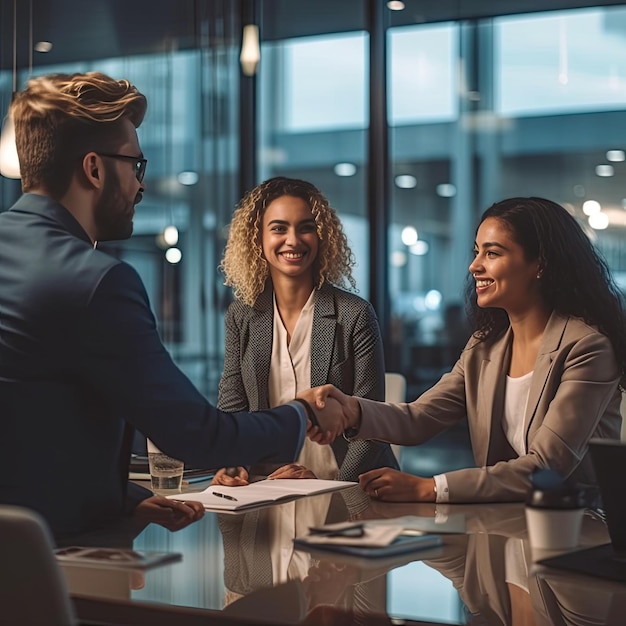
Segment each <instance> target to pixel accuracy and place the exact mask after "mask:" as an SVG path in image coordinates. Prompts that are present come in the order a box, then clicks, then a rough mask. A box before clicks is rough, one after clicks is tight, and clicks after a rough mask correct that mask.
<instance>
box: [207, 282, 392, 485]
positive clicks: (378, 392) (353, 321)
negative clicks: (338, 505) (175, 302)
mask: <svg viewBox="0 0 626 626" xmlns="http://www.w3.org/2000/svg"><path fill="white" fill-rule="evenodd" d="M225 324H226V344H225V356H224V372H223V374H222V378H221V380H220V384H219V392H218V400H217V406H218V407H219V408H220V409H222V410H224V411H229V412H235V411H259V410H263V409H268V408H270V407H269V392H268V382H269V373H270V360H271V355H272V334H273V325H274V306H273V290H272V283H271V281H270V280H268V281H267V285H266V288H265V290H264V291H263V293H261V295H260V296H259V297H258V299H257V301H256V303H255V305H254V306H253V307H250V306H247V305H246V304H243V303H242V302H241V301H239V300H235V301H234V302H233V303H232V304H231V305H230V307H229V308H228V311H227V312H226V317H225ZM326 383H332V384H333V385H335V386H336V387H338V388H339V389H341V390H342V391H343V392H344V393H347V394H350V395H356V396H359V397H363V398H371V399H372V400H383V399H384V396H385V366H384V356H383V345H382V339H381V335H380V329H379V327H378V320H377V318H376V314H375V312H374V309H373V308H372V306H371V304H370V303H369V302H367V301H366V300H364V299H363V298H360V297H359V296H356V295H354V294H352V293H348V292H347V291H343V290H342V289H338V288H337V287H334V286H332V285H328V284H324V285H323V286H322V287H321V289H320V290H319V293H318V296H317V301H316V303H315V311H314V313H313V328H312V330H311V386H312V387H317V386H319V385H324V384H326ZM332 447H333V451H334V453H335V457H336V459H337V465H338V466H339V478H340V479H341V480H357V479H358V475H359V474H361V473H363V472H365V471H368V470H370V469H374V468H377V467H394V468H397V467H398V464H397V461H396V458H395V456H394V454H393V452H392V450H391V448H390V446H389V445H388V444H386V443H381V442H374V441H358V442H357V441H354V442H351V443H350V444H349V445H348V443H347V442H346V441H345V440H344V439H343V438H339V439H338V440H336V441H335V442H334V443H333V444H332Z"/></svg>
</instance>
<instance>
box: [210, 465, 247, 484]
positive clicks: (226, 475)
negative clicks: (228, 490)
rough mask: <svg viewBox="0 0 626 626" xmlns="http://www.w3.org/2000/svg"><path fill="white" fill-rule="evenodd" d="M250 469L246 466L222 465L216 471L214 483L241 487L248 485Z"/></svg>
mask: <svg viewBox="0 0 626 626" xmlns="http://www.w3.org/2000/svg"><path fill="white" fill-rule="evenodd" d="M248 483H249V480H248V470H247V469H246V468H245V467H222V469H220V470H217V472H215V476H213V480H211V484H212V485H225V486H226V487H241V486H242V485H247V484H248Z"/></svg>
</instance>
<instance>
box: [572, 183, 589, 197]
mask: <svg viewBox="0 0 626 626" xmlns="http://www.w3.org/2000/svg"><path fill="white" fill-rule="evenodd" d="M573 191H574V195H575V196H576V197H577V198H584V197H585V194H586V193H587V191H586V190H585V188H584V186H583V185H574V190H573Z"/></svg>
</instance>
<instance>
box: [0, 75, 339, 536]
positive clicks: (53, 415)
mask: <svg viewBox="0 0 626 626" xmlns="http://www.w3.org/2000/svg"><path fill="white" fill-rule="evenodd" d="M145 110H146V99H145V97H144V96H143V95H142V94H141V93H139V92H138V91H137V89H136V88H135V87H134V86H133V85H131V84H130V83H128V82H127V81H124V80H122V81H117V80H113V79H112V78H110V77H108V76H105V75H103V74H99V73H95V72H94V73H88V74H74V75H71V76H70V75H52V76H42V77H39V78H35V79H32V80H31V81H29V84H28V86H27V88H26V89H25V90H24V91H22V92H20V93H18V94H17V96H16V98H15V99H14V101H13V103H12V106H11V112H10V113H11V115H12V116H13V119H14V122H15V127H16V144H17V151H18V155H19V159H20V168H21V175H22V188H23V191H24V195H23V196H22V197H21V198H20V199H19V200H18V201H17V202H16V204H15V205H14V206H13V207H11V209H10V210H8V211H6V212H4V213H1V214H0V426H1V428H2V435H1V436H0V503H4V504H16V505H22V506H26V507H30V508H32V509H35V510H37V511H39V512H40V513H41V514H43V516H44V517H45V518H46V519H47V521H48V523H49V524H50V526H51V528H52V530H53V531H54V532H55V534H56V535H57V536H62V535H67V534H73V533H78V532H82V531H86V530H90V529H93V528H96V527H98V526H101V525H103V524H106V523H108V522H110V521H112V520H118V519H120V518H122V517H123V516H124V514H127V515H128V514H131V513H132V514H133V515H135V516H136V517H138V518H141V519H145V520H151V521H157V522H159V523H162V524H163V525H164V526H166V527H168V528H171V529H174V530H175V529H177V528H181V527H182V526H184V525H186V524H188V523H190V522H191V521H193V520H195V519H197V518H198V517H200V516H201V515H202V509H201V508H200V507H199V506H195V505H194V504H184V503H177V502H174V501H171V500H167V499H165V498H159V497H149V496H150V495H151V494H150V493H149V492H147V491H146V492H145V493H144V494H143V495H141V496H138V497H137V498H135V501H130V502H129V500H132V499H130V498H129V497H128V494H127V471H128V461H129V458H128V456H129V455H128V445H126V444H127V442H128V440H129V437H130V435H131V434H132V428H137V429H138V430H140V431H141V432H142V433H143V434H144V435H146V436H147V437H149V438H150V439H151V440H152V441H154V443H155V444H156V445H157V446H158V447H159V448H161V449H162V450H163V451H164V452H165V453H166V454H169V455H170V456H173V457H176V458H179V459H182V460H184V461H185V463H186V464H188V465H189V466H192V467H193V466H195V467H207V466H209V467H222V466H231V465H246V464H251V463H255V462H258V461H276V462H288V461H292V460H294V459H295V458H296V457H297V455H298V452H299V450H300V448H301V446H302V443H303V440H304V436H305V434H306V430H307V427H309V428H311V427H312V425H311V422H310V421H308V420H307V412H308V415H309V417H311V413H310V407H306V406H304V405H303V404H301V403H299V402H296V401H294V402H291V403H289V404H287V405H285V406H281V407H278V408H276V409H273V410H271V411H264V412H261V413H256V414H255V413H238V414H234V415H233V414H228V413H223V412H221V411H218V410H217V409H216V408H215V407H213V406H212V405H211V404H209V403H208V402H207V400H206V399H205V398H204V397H203V396H202V395H201V394H200V393H199V392H198V391H197V390H196V389H195V388H194V386H193V385H192V384H191V382H190V381H189V380H188V379H187V378H186V377H185V376H184V374H183V373H182V372H181V371H180V370H179V369H178V368H177V367H176V365H174V363H173V362H172V360H171V358H170V356H169V354H168V353H167V351H166V350H165V348H164V347H163V345H162V343H161V340H160V338H159V335H158V332H157V328H156V323H155V319H154V316H153V314H152V312H151V310H150V305H149V302H148V298H147V295H146V292H145V289H144V286H143V284H142V282H141V280H140V278H139V276H138V274H137V273H136V272H135V270H134V269H133V268H132V267H131V266H129V265H127V264H126V263H123V262H121V261H119V260H118V259H116V258H114V257H111V256H109V255H107V254H105V253H104V252H102V251H100V250H98V249H97V242H98V241H106V240H115V239H124V238H127V237H130V235H131V233H132V230H133V215H134V213H135V205H136V204H137V203H138V202H140V201H141V197H142V194H143V191H144V184H143V177H144V173H145V169H146V163H147V161H146V159H145V158H144V155H143V154H142V152H141V149H140V147H139V142H138V139H137V132H136V128H137V127H138V126H139V125H140V124H141V122H142V120H143V117H144V114H145ZM337 407H338V405H337ZM315 418H316V415H315V413H313V415H312V418H311V419H313V420H315ZM317 419H318V420H319V423H320V429H321V430H322V431H325V432H327V433H328V435H327V439H328V440H331V439H333V438H334V437H336V436H337V435H338V434H339V433H341V432H343V429H344V428H345V425H346V424H345V422H344V418H343V417H342V416H341V413H340V411H339V410H337V411H336V413H335V414H330V412H328V411H325V412H324V413H323V414H321V413H318V414H317ZM313 431H316V429H315V428H313ZM311 432H312V431H309V434H311ZM316 432H317V431H316ZM317 437H318V438H319V435H317ZM317 440H319V439H317ZM137 501H139V502H137ZM134 507H136V508H134Z"/></svg>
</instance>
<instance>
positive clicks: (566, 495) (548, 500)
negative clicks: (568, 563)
mask: <svg viewBox="0 0 626 626" xmlns="http://www.w3.org/2000/svg"><path fill="white" fill-rule="evenodd" d="M584 512H585V505H584V497H583V494H581V492H580V491H579V490H577V489H568V488H562V489H549V490H541V489H535V490H533V491H532V492H531V494H530V496H529V498H528V500H527V502H526V527H527V530H528V540H529V542H530V546H531V548H533V549H535V548H536V549H538V550H566V549H571V548H575V547H576V546H578V542H579V539H580V529H581V525H582V520H583V514H584Z"/></svg>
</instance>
